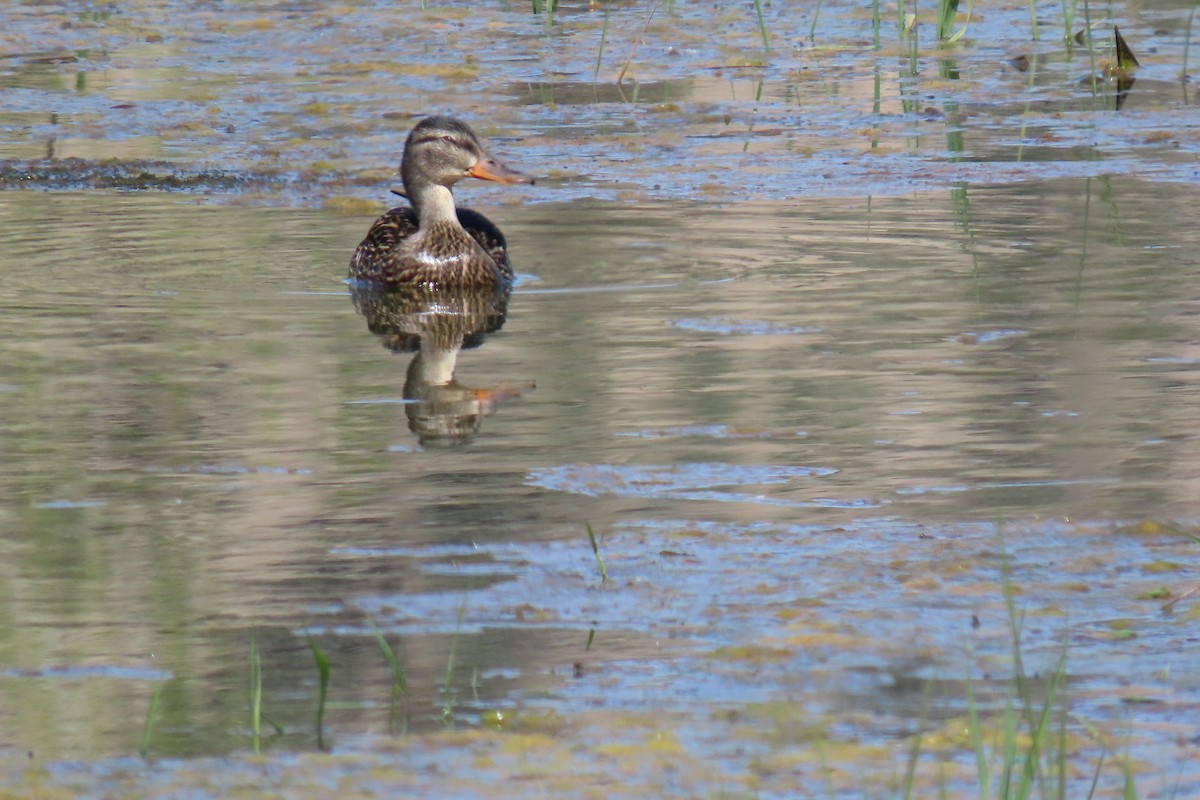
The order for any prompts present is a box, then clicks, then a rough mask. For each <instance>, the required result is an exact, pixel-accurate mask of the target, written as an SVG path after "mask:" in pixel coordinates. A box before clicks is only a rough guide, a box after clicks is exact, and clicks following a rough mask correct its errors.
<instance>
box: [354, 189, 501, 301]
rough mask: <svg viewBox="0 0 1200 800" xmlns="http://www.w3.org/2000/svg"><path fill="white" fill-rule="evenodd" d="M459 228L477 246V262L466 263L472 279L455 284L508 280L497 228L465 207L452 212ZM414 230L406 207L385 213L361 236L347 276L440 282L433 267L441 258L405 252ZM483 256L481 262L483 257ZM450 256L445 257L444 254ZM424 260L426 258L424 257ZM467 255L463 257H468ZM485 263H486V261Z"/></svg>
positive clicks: (433, 251)
mask: <svg viewBox="0 0 1200 800" xmlns="http://www.w3.org/2000/svg"><path fill="white" fill-rule="evenodd" d="M456 211H457V213H458V221H459V224H460V225H462V227H463V229H464V230H465V231H466V232H467V234H468V235H469V236H470V237H471V239H473V240H474V241H475V242H476V243H477V244H478V245H479V246H480V247H481V248H483V251H484V252H483V253H478V252H476V253H475V254H473V255H477V256H478V259H477V260H478V261H480V262H481V263H478V264H469V265H468V269H466V270H465V271H464V274H466V275H473V276H474V278H475V279H474V280H468V281H461V280H459V281H456V282H458V283H466V284H490V283H496V282H497V280H499V281H510V280H512V276H513V272H512V265H511V263H510V262H509V259H508V243H507V242H506V241H505V239H504V234H503V233H501V231H500V229H499V228H497V227H496V225H495V224H494V223H493V222H492V221H491V220H490V219H488V218H487V217H485V216H484V215H483V214H480V213H479V212H477V211H472V210H471V209H469V208H459V209H456ZM418 230H419V227H418V223H417V214H416V212H415V211H413V209H412V208H411V207H410V206H398V207H397V208H393V209H392V210H391V211H388V212H387V213H386V214H384V215H383V216H382V217H380V218H379V219H377V220H375V224H374V225H372V226H371V229H370V230H369V231H367V235H366V237H365V238H364V239H363V240H362V242H361V243H360V244H359V245H358V249H357V250H355V251H354V256H353V258H351V259H350V277H351V278H354V279H356V280H362V281H373V282H379V283H390V284H420V283H439V282H440V281H439V277H438V275H436V274H434V270H436V267H434V266H432V265H433V263H434V262H436V260H437V258H438V257H439V256H440V254H439V253H437V252H436V248H435V247H434V248H431V252H430V253H428V254H424V253H422V252H421V250H420V249H419V250H418V255H419V256H421V257H415V256H414V255H413V254H412V253H409V252H406V248H405V247H404V244H405V242H406V241H408V240H409V239H411V238H412V237H413V236H414V235H416V233H417V231H418ZM484 254H486V258H485V255H484ZM446 255H450V254H446ZM426 256H428V257H426ZM471 257H472V256H468V259H470V258H471ZM488 262H490V263H488Z"/></svg>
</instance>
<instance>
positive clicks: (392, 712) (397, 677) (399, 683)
mask: <svg viewBox="0 0 1200 800" xmlns="http://www.w3.org/2000/svg"><path fill="white" fill-rule="evenodd" d="M367 622H369V623H370V625H371V632H372V633H374V634H375V641H376V643H378V644H379V649H380V650H382V651H383V657H384V658H385V659H387V662H388V666H389V667H391V669H392V695H391V700H390V701H389V703H388V730H389V731H391V732H392V733H395V732H396V706H397V702H398V701H399V699H400V698H401V697H403V698H404V724H403V725H402V726H401V729H400V733H402V734H403V733H408V681H407V679H406V678H405V677H404V665H403V664H401V663H400V659H399V658H397V657H396V654H395V653H394V652H393V651H392V648H391V647H390V646H389V645H388V643H387V639H385V638H384V636H383V633H382V632H380V630H379V628H377V627H376V626H375V621H374V620H367Z"/></svg>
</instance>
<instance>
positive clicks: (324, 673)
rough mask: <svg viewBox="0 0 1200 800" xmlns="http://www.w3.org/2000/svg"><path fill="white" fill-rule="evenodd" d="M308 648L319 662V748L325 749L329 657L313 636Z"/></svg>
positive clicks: (310, 638)
mask: <svg viewBox="0 0 1200 800" xmlns="http://www.w3.org/2000/svg"><path fill="white" fill-rule="evenodd" d="M308 649H309V650H312V654H313V660H314V661H316V662H317V676H318V679H319V687H320V688H319V689H318V692H317V748H318V749H320V750H324V749H325V700H326V699H327V698H328V697H329V659H328V658H326V657H325V654H324V653H323V652H321V648H320V647H317V643H316V642H315V641H313V638H312V637H311V636H309V637H308Z"/></svg>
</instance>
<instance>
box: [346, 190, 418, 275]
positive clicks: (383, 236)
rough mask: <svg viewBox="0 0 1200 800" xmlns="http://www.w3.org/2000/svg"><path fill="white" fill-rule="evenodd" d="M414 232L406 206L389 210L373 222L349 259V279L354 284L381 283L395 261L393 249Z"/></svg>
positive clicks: (414, 220)
mask: <svg viewBox="0 0 1200 800" xmlns="http://www.w3.org/2000/svg"><path fill="white" fill-rule="evenodd" d="M416 232H417V215H416V212H414V211H413V210H412V208H410V207H409V206H400V207H397V208H393V209H392V210H391V211H389V212H387V213H386V214H384V215H383V216H382V217H380V218H379V219H377V220H375V224H374V225H372V226H371V229H370V230H369V231H367V235H366V237H365V238H364V239H363V240H362V243H360V244H359V245H358V249H357V250H355V251H354V256H353V257H352V258H351V259H350V277H351V278H356V279H358V280H382V279H385V278H386V277H387V275H388V273H389V272H390V271H391V268H390V267H391V264H392V262H393V261H394V260H395V253H396V248H397V247H399V246H400V243H401V242H403V241H404V240H405V239H407V238H408V237H410V236H412V235H413V234H414V233H416Z"/></svg>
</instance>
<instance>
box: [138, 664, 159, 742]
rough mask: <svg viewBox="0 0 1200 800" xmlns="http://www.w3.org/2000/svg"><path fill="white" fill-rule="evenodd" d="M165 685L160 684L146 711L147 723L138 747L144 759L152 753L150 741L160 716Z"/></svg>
mask: <svg viewBox="0 0 1200 800" xmlns="http://www.w3.org/2000/svg"><path fill="white" fill-rule="evenodd" d="M162 691H163V684H161V683H160V684H159V685H158V686H157V687H156V688H155V689H154V694H152V695H150V708H149V709H147V710H146V722H145V723H144V724H143V725H142V742H141V744H140V745H138V754H139V755H141V757H142V758H145V757H146V754H147V753H148V752H150V739H151V738H152V737H153V736H154V718H155V716H156V715H157V714H158V701H159V698H161V697H162Z"/></svg>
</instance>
